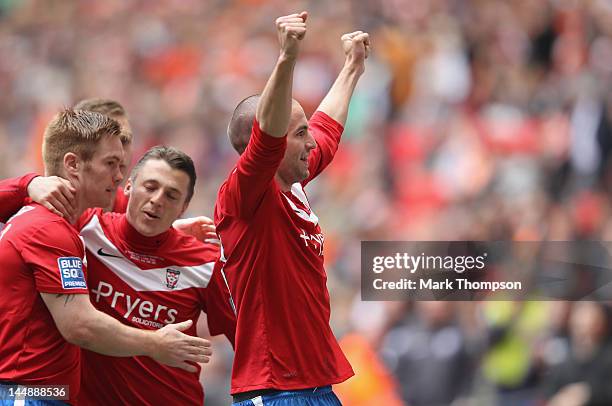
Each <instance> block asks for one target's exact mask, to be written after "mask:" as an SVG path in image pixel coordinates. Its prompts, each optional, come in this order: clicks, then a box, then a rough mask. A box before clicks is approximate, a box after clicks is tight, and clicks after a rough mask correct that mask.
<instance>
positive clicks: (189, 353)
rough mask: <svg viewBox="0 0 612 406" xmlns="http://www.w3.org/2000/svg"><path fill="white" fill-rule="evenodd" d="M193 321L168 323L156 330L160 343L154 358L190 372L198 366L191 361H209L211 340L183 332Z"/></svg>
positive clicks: (194, 370)
mask: <svg viewBox="0 0 612 406" xmlns="http://www.w3.org/2000/svg"><path fill="white" fill-rule="evenodd" d="M192 324H193V322H192V321H191V320H186V321H184V322H182V323H176V324H168V325H166V326H164V327H162V328H160V329H159V330H157V331H156V332H155V334H157V336H158V345H157V348H156V350H155V353H154V354H152V355H151V357H152V358H153V359H155V360H156V361H157V362H160V363H162V364H165V365H169V366H171V367H176V368H181V369H184V370H185V371H188V372H196V371H197V368H196V367H195V366H194V365H193V364H190V363H189V362H188V361H190V362H201V363H207V362H208V361H210V356H211V355H212V349H211V348H210V341H208V340H205V339H203V338H200V337H194V336H190V335H187V334H184V333H182V332H181V331H184V330H186V329H188V328H189V327H191V325H192Z"/></svg>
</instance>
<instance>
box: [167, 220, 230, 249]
mask: <svg viewBox="0 0 612 406" xmlns="http://www.w3.org/2000/svg"><path fill="white" fill-rule="evenodd" d="M172 226H173V227H174V228H176V229H177V230H179V231H181V232H183V233H185V234H187V235H190V236H192V237H195V238H196V239H198V240H199V241H202V242H207V243H210V244H214V245H220V241H219V239H218V238H217V228H216V227H215V223H214V222H213V221H212V219H210V218H209V217H206V216H198V217H190V218H186V219H178V220H176V221H175V222H174V223H172Z"/></svg>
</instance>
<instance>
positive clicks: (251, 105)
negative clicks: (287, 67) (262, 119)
mask: <svg viewBox="0 0 612 406" xmlns="http://www.w3.org/2000/svg"><path fill="white" fill-rule="evenodd" d="M259 98H260V95H258V94H254V95H252V96H249V97H247V98H246V99H243V100H242V101H241V102H240V103H238V106H236V108H235V109H234V114H232V119H231V120H230V123H229V125H228V126H227V136H228V137H229V140H230V142H231V143H232V146H233V147H234V149H235V150H236V151H237V152H238V153H239V154H240V155H242V153H243V152H244V150H245V149H246V147H247V145H249V139H250V138H251V129H252V127H253V121H254V120H255V113H256V112H257V103H258V102H259Z"/></svg>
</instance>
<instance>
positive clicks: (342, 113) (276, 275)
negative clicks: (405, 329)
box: [215, 12, 370, 406]
mask: <svg viewBox="0 0 612 406" xmlns="http://www.w3.org/2000/svg"><path fill="white" fill-rule="evenodd" d="M306 19H307V14H306V12H302V13H300V14H292V15H289V16H284V17H280V18H278V19H277V20H276V28H277V32H278V37H279V42H280V51H281V52H280V56H279V58H278V61H277V63H276V66H275V68H274V70H273V72H272V74H271V77H270V79H269V81H268V83H267V84H266V86H265V88H264V90H263V92H262V94H261V96H253V97H249V98H247V99H245V100H243V101H242V102H241V103H240V104H239V105H238V107H237V108H236V110H235V112H234V115H233V117H232V121H231V123H230V125H229V127H228V134H229V138H230V141H231V143H232V145H233V146H234V148H235V149H236V150H237V152H238V153H239V154H240V158H239V159H238V163H237V165H236V167H235V168H234V170H233V171H232V172H231V173H230V175H229V177H228V179H227V180H226V182H225V183H224V184H223V185H222V186H221V188H220V190H219V194H218V197H217V202H216V205H215V224H216V226H217V232H218V234H219V236H220V239H221V243H222V254H221V261H222V262H224V265H223V275H224V276H225V278H226V279H227V281H228V285H229V290H230V292H231V297H232V300H233V308H234V311H235V313H236V315H237V329H236V337H235V340H236V341H235V350H236V355H235V358H234V365H233V370H232V385H231V392H232V395H234V402H235V404H240V405H241V406H251V405H266V404H273V405H279V406H280V405H292V404H309V405H338V404H340V402H339V400H338V399H337V397H336V396H335V394H334V393H333V392H332V390H331V386H330V385H332V384H336V383H339V382H342V381H344V380H346V379H348V378H349V377H351V376H352V375H353V374H354V373H353V370H352V368H351V366H350V365H349V363H348V361H347V359H346V358H345V356H344V354H343V353H342V351H341V349H340V347H339V345H338V343H337V341H336V339H335V337H334V335H333V333H332V331H331V328H330V326H329V318H330V304H329V293H328V291H327V286H326V281H327V276H326V273H325V269H324V267H323V244H324V236H323V234H322V232H321V228H320V226H319V221H318V218H317V216H316V215H315V214H314V212H313V211H312V209H311V207H310V203H309V202H308V199H307V197H306V194H305V192H304V189H303V188H304V186H305V185H306V184H307V183H308V182H310V181H311V180H312V179H313V178H314V177H315V176H317V175H318V174H319V173H320V172H321V171H322V170H323V169H324V168H325V167H326V166H327V165H328V164H329V163H330V162H331V160H332V158H333V156H334V153H335V152H336V150H337V148H338V143H339V142H340V136H341V134H342V131H343V125H344V123H345V121H346V117H347V112H348V104H349V100H350V98H351V96H352V93H353V90H354V88H355V86H356V84H357V81H358V79H359V77H360V76H361V74H362V73H363V72H364V69H365V58H366V57H367V55H368V52H369V47H370V42H369V36H368V34H367V33H363V32H361V31H357V32H353V33H350V34H345V35H343V36H342V38H341V40H342V45H343V49H344V52H345V57H346V59H345V64H344V67H343V68H342V70H341V72H340V74H339V76H338V78H337V79H336V81H335V83H334V84H333V86H332V88H331V90H330V91H329V93H328V94H327V95H326V96H325V98H324V100H323V101H322V102H321V104H320V106H319V108H318V109H317V112H316V113H315V114H314V115H313V116H312V117H311V119H310V121H308V120H307V119H306V116H305V114H304V110H303V109H302V107H301V106H300V104H299V103H298V102H297V101H295V100H292V97H291V93H292V80H293V70H294V66H295V63H296V59H297V56H298V53H299V46H300V41H301V40H302V38H303V37H304V35H305V33H306Z"/></svg>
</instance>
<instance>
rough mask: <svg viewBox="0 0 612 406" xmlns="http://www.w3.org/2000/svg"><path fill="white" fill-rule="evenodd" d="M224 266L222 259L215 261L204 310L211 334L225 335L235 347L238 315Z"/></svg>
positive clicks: (207, 288)
mask: <svg viewBox="0 0 612 406" xmlns="http://www.w3.org/2000/svg"><path fill="white" fill-rule="evenodd" d="M222 267H223V263H222V262H221V261H217V262H216V263H215V268H214V270H213V273H212V276H211V278H210V282H208V286H207V287H206V289H205V290H206V292H205V300H204V304H203V306H202V310H204V311H205V312H206V316H207V317H206V319H207V321H208V331H209V332H210V335H211V336H216V335H219V334H223V335H225V336H226V337H227V339H228V340H229V342H230V343H231V344H232V347H233V346H234V341H235V336H236V315H235V314H234V310H233V308H232V302H231V297H230V294H229V290H228V288H227V286H226V285H225V281H224V280H223V275H222V274H221V268H222Z"/></svg>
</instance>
